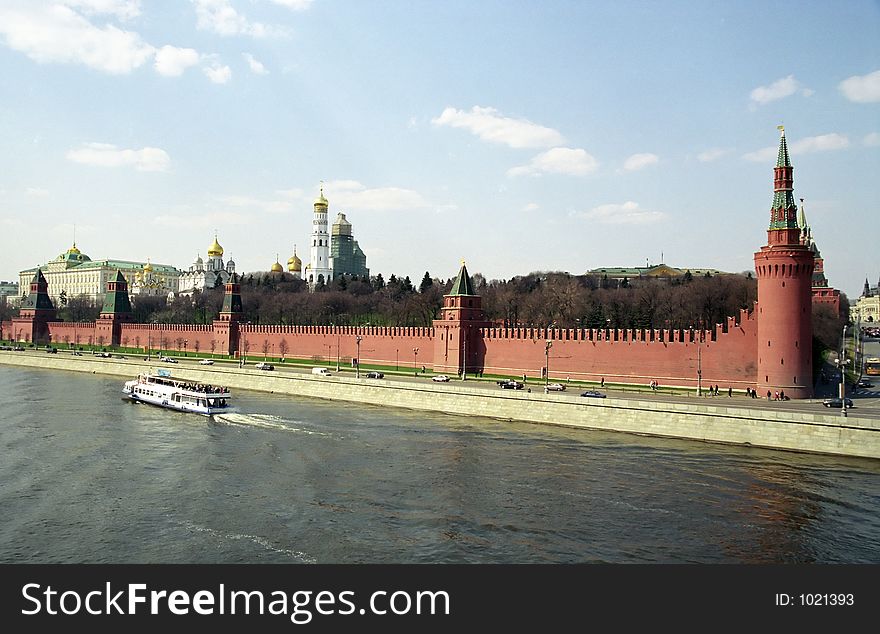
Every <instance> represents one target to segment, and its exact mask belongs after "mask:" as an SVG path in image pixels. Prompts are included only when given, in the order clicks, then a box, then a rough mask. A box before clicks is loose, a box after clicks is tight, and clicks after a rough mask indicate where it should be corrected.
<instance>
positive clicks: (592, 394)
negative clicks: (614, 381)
mask: <svg viewBox="0 0 880 634" xmlns="http://www.w3.org/2000/svg"><path fill="white" fill-rule="evenodd" d="M581 396H584V397H586V398H605V395H604V394H603V393H602V392H600V391H598V390H587V391H586V392H584V393H583V394H581Z"/></svg>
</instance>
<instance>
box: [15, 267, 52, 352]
mask: <svg viewBox="0 0 880 634" xmlns="http://www.w3.org/2000/svg"><path fill="white" fill-rule="evenodd" d="M54 319H55V306H54V305H53V304H52V300H51V299H50V298H49V283H48V282H47V281H46V278H45V276H43V272H42V271H41V270H40V269H37V272H36V273H35V274H34V279H32V280H31V286H30V292H29V293H28V296H27V297H26V298H25V299H24V300H23V301H22V302H21V310H19V313H18V317H16V318H15V319H13V320H12V333H13V337H14V338H15V340H16V341H30V342H32V343H44V342H48V341H49V326H48V323H49V322H50V321H53V320H54Z"/></svg>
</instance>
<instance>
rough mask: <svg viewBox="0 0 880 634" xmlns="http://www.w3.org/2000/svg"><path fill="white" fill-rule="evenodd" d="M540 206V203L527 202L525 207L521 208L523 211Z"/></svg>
mask: <svg viewBox="0 0 880 634" xmlns="http://www.w3.org/2000/svg"><path fill="white" fill-rule="evenodd" d="M540 208H541V205H539V204H538V203H529V204H528V205H526V206H525V207H523V208H522V210H523V211H537V210H539V209H540Z"/></svg>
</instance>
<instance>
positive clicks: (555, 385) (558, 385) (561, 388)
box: [544, 383, 565, 392]
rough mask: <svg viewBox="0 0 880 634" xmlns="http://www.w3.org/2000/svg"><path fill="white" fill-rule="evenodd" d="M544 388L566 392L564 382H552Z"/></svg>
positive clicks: (548, 390)
mask: <svg viewBox="0 0 880 634" xmlns="http://www.w3.org/2000/svg"><path fill="white" fill-rule="evenodd" d="M544 389H545V391H547V392H564V391H565V386H564V385H563V384H562V383H550V384H549V385H547V387H546V388H544Z"/></svg>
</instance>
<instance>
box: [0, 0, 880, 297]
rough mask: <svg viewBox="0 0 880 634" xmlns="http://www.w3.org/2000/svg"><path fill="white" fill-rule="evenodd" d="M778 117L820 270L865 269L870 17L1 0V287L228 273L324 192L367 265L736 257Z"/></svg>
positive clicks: (879, 163)
mask: <svg viewBox="0 0 880 634" xmlns="http://www.w3.org/2000/svg"><path fill="white" fill-rule="evenodd" d="M779 124H784V125H785V128H786V135H787V137H788V141H789V146H790V148H791V153H792V162H793V164H794V166H795V196H796V197H797V198H801V197H803V198H804V199H805V201H806V203H805V204H806V213H807V218H808V220H809V222H810V224H811V225H812V227H813V235H814V237H815V238H816V240H817V242H818V245H819V247H820V249H821V251H822V255H823V256H824V257H825V262H826V264H825V269H826V275H827V276H828V278H829V281H830V283H831V284H832V285H834V286H836V287H838V288H841V289H842V290H844V291H845V292H846V293H847V294H848V295H849V296H850V297H857V296H858V295H859V293H860V292H861V288H862V284H863V283H864V279H865V277H866V276H868V277H869V278H870V280H871V283H872V284H875V283H876V282H877V279H878V277H880V258H878V257H877V247H876V233H877V230H878V227H877V222H878V216H880V214H878V213H877V201H878V198H880V196H878V194H880V185H878V175H880V4H878V3H877V2H876V1H842V2H803V1H800V2H785V1H782V2H772V3H767V2H736V3H731V2H709V1H702V2H621V1H614V2H611V1H609V2H562V1H554V2H542V3H538V2H513V1H508V2H490V1H476V2H473V1H471V2H457V1H447V2H409V1H407V2H405V1H394V0H386V1H382V2H378V1H363V0H362V1H354V0H352V1H336V0H313V1H310V0H192V1H187V0H149V1H147V0H142V1H138V0H55V1H48V0H46V1H42V0H22V1H18V0H0V147H2V150H0V236H2V249H0V278H3V279H17V273H18V271H19V270H22V269H25V268H28V267H32V266H34V265H36V264H39V263H43V262H45V261H46V260H47V259H49V258H51V257H54V256H55V255H57V254H58V253H61V252H62V251H64V250H66V249H67V247H68V246H70V243H71V241H72V239H73V226H74V224H75V225H76V241H77V244H78V246H79V247H80V248H81V249H82V250H83V251H84V252H85V253H87V254H88V255H90V256H91V257H92V258H93V259H97V258H101V259H103V258H118V259H132V260H145V259H147V258H150V259H151V260H152V261H153V262H159V263H165V264H172V265H175V266H178V267H181V268H185V267H187V266H189V264H190V263H191V262H192V261H193V260H194V259H195V257H196V255H197V254H199V255H201V256H202V257H205V250H206V249H207V246H208V245H209V244H210V243H211V241H212V240H213V233H214V230H215V229H216V230H217V231H218V234H219V239H220V242H221V244H222V245H223V246H224V248H225V249H226V253H227V255H230V256H232V257H233V258H234V259H235V261H236V263H237V265H238V269H239V271H256V270H267V269H268V268H269V266H270V265H271V263H272V262H274V260H275V257H276V253H277V254H279V256H280V259H281V261H282V263H284V262H286V260H287V258H288V257H289V256H290V254H291V253H292V250H293V245H294V244H297V245H298V251H299V254H300V256H303V255H304V254H306V253H307V245H308V240H309V235H310V232H311V220H312V201H313V200H314V198H315V196H316V195H317V193H318V186H319V182H320V181H322V180H323V181H324V182H325V183H326V184H325V195H326V197H327V198H328V199H329V201H330V213H331V218H335V215H336V213H337V212H340V211H341V212H344V213H346V215H347V217H348V219H349V220H350V221H351V222H352V224H353V229H354V233H355V237H356V239H358V241H359V243H360V244H361V246H362V248H363V249H364V251H365V252H366V254H367V258H368V265H369V266H370V268H371V270H372V271H373V272H374V273H376V272H382V273H383V274H384V275H385V277H386V278H387V277H388V276H389V275H390V274H391V273H396V274H397V275H399V276H403V275H409V276H410V277H412V278H413V279H416V280H417V279H420V278H421V276H422V275H423V274H424V272H425V271H426V270H427V271H430V272H431V273H432V274H433V275H435V276H441V277H451V276H453V275H454V274H455V272H456V271H457V268H458V263H459V261H460V260H461V259H462V258H464V259H465V260H466V261H467V262H468V268H469V269H470V270H471V271H472V272H482V273H483V274H484V275H486V276H487V277H489V278H509V277H512V276H513V275H517V274H525V273H528V272H530V271H534V270H564V271H569V272H571V273H582V272H584V271H585V270H587V269H591V268H595V267H599V266H639V265H644V263H645V262H646V260H650V262H652V263H656V262H659V261H660V260H661V257H663V259H664V260H665V261H666V263H668V264H671V265H673V266H691V267H712V268H718V269H722V270H727V271H743V270H747V269H751V268H752V254H753V252H754V251H755V250H757V249H758V248H759V247H760V246H761V245H762V244H764V243H765V242H766V227H767V224H768V219H769V206H770V201H771V198H772V166H773V164H774V162H775V149H776V146H777V144H778V133H777V131H776V126H777V125H779Z"/></svg>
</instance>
